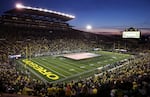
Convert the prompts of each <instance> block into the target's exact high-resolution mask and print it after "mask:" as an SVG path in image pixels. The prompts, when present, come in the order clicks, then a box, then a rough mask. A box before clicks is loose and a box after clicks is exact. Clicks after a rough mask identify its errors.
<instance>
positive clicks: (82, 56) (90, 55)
mask: <svg viewBox="0 0 150 97" xmlns="http://www.w3.org/2000/svg"><path fill="white" fill-rule="evenodd" d="M63 56H64V57H66V58H69V59H73V60H81V59H88V58H93V57H98V56H100V55H98V54H94V53H85V52H83V53H73V54H65V55H63Z"/></svg>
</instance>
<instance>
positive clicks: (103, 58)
mask: <svg viewBox="0 0 150 97" xmlns="http://www.w3.org/2000/svg"><path fill="white" fill-rule="evenodd" d="M129 57H130V55H128V54H121V53H114V52H106V51H93V52H88V53H81V54H70V55H68V54H67V55H59V56H42V57H35V58H31V59H21V60H19V63H21V64H22V65H23V66H24V67H25V68H26V69H28V70H29V71H31V72H32V73H33V74H34V75H36V76H37V77H38V78H39V79H41V80H43V81H46V82H52V83H53V82H62V81H70V80H78V79H80V78H85V77H88V76H91V75H93V74H95V73H97V72H98V70H97V68H99V67H102V66H105V65H107V64H113V63H115V62H118V61H120V60H124V59H128V58H129Z"/></svg>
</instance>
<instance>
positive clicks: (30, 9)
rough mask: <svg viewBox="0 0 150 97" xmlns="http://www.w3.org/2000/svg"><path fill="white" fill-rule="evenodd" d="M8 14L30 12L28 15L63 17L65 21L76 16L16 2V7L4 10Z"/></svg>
mask: <svg viewBox="0 0 150 97" xmlns="http://www.w3.org/2000/svg"><path fill="white" fill-rule="evenodd" d="M4 13H6V14H28V15H38V16H45V17H55V18H59V19H62V20H63V21H69V20H71V19H73V18H75V16H73V15H69V14H65V13H61V12H57V11H52V10H47V9H42V8H34V7H29V6H24V5H21V4H16V8H14V9H11V10H8V11H6V12H4Z"/></svg>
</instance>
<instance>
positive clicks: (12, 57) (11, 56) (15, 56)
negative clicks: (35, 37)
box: [8, 54, 21, 59]
mask: <svg viewBox="0 0 150 97" xmlns="http://www.w3.org/2000/svg"><path fill="white" fill-rule="evenodd" d="M8 58H10V59H18V58H21V55H20V54H19V55H9V56H8Z"/></svg>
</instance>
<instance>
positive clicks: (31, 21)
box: [0, 9, 150, 97]
mask: <svg viewBox="0 0 150 97" xmlns="http://www.w3.org/2000/svg"><path fill="white" fill-rule="evenodd" d="M28 11H29V12H28ZM16 13H18V14H19V13H20V12H18V11H17V10H16V9H13V10H9V11H7V12H6V13H5V15H3V16H2V17H0V20H1V21H0V34H1V35H0V96H2V97H8V96H9V97H14V96H15V97H17V96H18V97H19V96H24V97H26V96H37V97H39V96H40V97H150V95H149V92H150V82H149V81H150V58H149V57H150V50H149V49H150V43H149V41H148V42H145V43H140V44H139V40H136V39H128V40H123V39H121V37H120V36H102V35H97V34H92V33H88V32H83V31H79V30H75V29H73V28H71V26H70V25H69V24H67V23H66V21H68V20H70V19H71V18H67V17H64V16H63V17H61V16H57V15H54V14H53V15H51V16H52V17H53V18H51V17H47V18H46V19H47V20H43V19H44V18H39V16H38V15H39V14H40V15H43V14H44V15H45V13H43V12H41V13H37V11H31V10H29V9H28V10H25V13H28V14H29V16H25V14H24V15H23V16H20V15H18V14H17V15H16ZM21 13H24V12H21ZM30 13H36V18H33V17H32V16H31V15H30ZM14 14H15V15H14ZM46 15H47V14H46ZM13 16H16V17H13ZM54 16H56V17H57V19H54V18H56V17H54ZM37 18H39V19H38V20H37ZM50 18H51V19H52V21H51V19H50ZM58 18H59V19H58ZM23 21H25V22H23ZM58 22H59V23H58ZM18 23H19V24H18ZM124 41H126V43H127V44H126V46H127V47H128V48H127V49H128V51H129V52H127V53H130V54H135V56H136V57H135V58H132V59H131V60H129V61H127V62H125V63H120V64H117V65H115V67H113V68H109V67H108V68H107V69H105V70H104V71H102V72H100V74H97V76H94V75H93V76H90V77H88V78H84V79H79V80H76V81H75V80H72V81H70V82H61V83H44V82H42V81H41V80H40V79H37V77H35V75H34V76H33V75H32V74H31V72H30V71H29V70H27V69H26V70H25V71H23V70H21V69H20V68H21V67H20V64H19V63H16V62H14V60H10V59H9V58H8V56H9V55H18V54H19V55H21V56H22V58H25V57H36V56H44V55H54V54H62V53H66V51H68V52H82V51H91V50H93V49H94V48H101V49H102V50H108V51H113V49H114V44H115V45H116V44H117V46H115V48H125V47H124V44H125V43H124ZM27 52H28V54H27ZM110 67H111V66H110ZM10 94H11V95H10Z"/></svg>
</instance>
